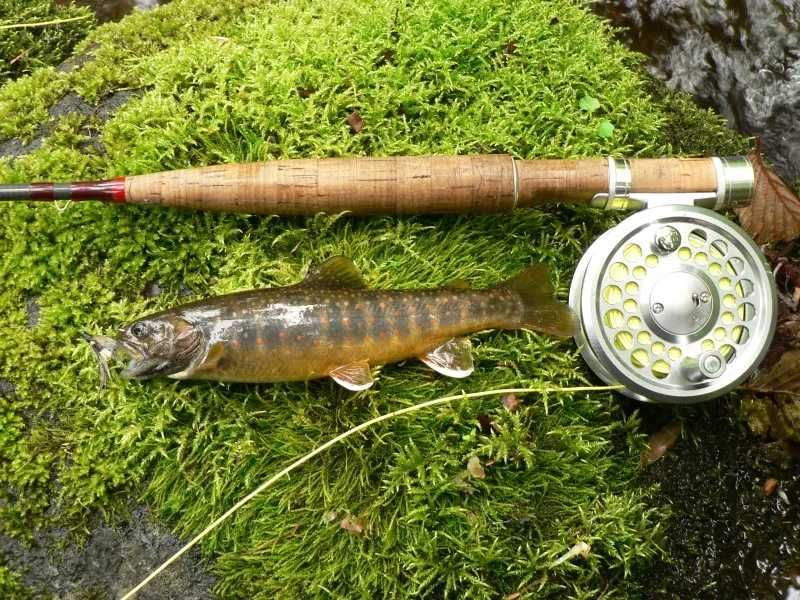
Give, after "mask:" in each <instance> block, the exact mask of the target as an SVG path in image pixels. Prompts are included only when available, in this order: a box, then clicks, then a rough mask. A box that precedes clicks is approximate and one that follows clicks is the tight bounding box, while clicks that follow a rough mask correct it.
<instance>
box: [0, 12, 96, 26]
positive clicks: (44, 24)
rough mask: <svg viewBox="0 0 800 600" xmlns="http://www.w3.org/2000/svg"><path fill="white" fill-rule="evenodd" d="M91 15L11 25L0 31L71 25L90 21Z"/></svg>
mask: <svg viewBox="0 0 800 600" xmlns="http://www.w3.org/2000/svg"><path fill="white" fill-rule="evenodd" d="M91 18H92V15H90V14H89V15H81V16H80V17H70V18H69V19H55V20H53V21H39V22H38V23H13V24H11V25H0V30H3V29H32V28H34V27H45V26H47V25H61V24H62V23H71V22H72V21H82V20H83V19H91Z"/></svg>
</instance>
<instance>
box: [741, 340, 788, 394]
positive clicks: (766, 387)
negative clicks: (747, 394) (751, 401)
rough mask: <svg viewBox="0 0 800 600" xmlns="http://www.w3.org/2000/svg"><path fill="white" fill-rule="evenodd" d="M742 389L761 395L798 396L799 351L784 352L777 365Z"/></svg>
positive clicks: (763, 372)
mask: <svg viewBox="0 0 800 600" xmlns="http://www.w3.org/2000/svg"><path fill="white" fill-rule="evenodd" d="M742 387H744V388H745V389H747V390H750V391H752V392H758V393H761V394H787V395H790V396H795V397H798V396H800V350H789V351H788V352H784V353H783V356H781V358H780V360H779V361H778V362H777V363H775V364H774V365H772V366H771V367H770V368H769V369H766V370H764V371H762V372H761V373H759V374H758V376H757V377H756V378H755V379H754V380H753V381H752V382H750V383H749V384H746V385H744V386H742Z"/></svg>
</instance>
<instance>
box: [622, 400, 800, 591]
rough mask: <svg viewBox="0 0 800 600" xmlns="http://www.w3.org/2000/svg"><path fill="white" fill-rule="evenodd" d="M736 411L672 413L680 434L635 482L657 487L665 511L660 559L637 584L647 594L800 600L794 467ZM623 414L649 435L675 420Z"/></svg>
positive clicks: (715, 406)
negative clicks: (649, 431)
mask: <svg viewBox="0 0 800 600" xmlns="http://www.w3.org/2000/svg"><path fill="white" fill-rule="evenodd" d="M626 402H627V401H626ZM736 406H737V404H736V402H735V401H732V400H728V401H715V402H711V403H709V404H708V405H706V406H698V407H691V408H687V409H685V410H681V411H680V416H681V417H682V418H683V419H684V420H683V425H684V431H685V434H684V437H682V438H680V439H679V440H678V443H677V444H676V446H675V447H674V448H673V449H672V450H670V451H669V452H668V453H667V454H666V455H665V456H664V457H663V458H661V459H660V460H658V461H657V462H655V463H654V464H652V465H650V466H649V467H647V469H646V470H645V472H644V475H643V480H644V481H643V483H645V484H646V485H651V484H657V485H658V486H659V492H658V495H657V497H656V498H657V500H658V502H659V503H663V504H664V505H667V506H670V507H671V511H672V517H671V519H670V520H669V521H667V523H666V529H665V539H664V548H665V550H666V560H665V561H663V562H656V563H654V564H653V566H652V568H651V569H650V570H649V571H648V572H647V574H645V576H644V578H643V579H644V581H643V583H644V586H645V590H646V592H645V597H646V598H651V599H654V600H655V599H657V600H667V599H672V598H696V599H705V598H708V599H709V600H711V599H716V598H737V599H739V598H742V599H744V598H753V599H761V598H792V599H797V598H800V578H799V577H798V576H799V575H800V502H799V501H798V499H800V464H798V463H794V464H792V463H788V462H784V460H783V458H782V453H781V452H780V450H779V449H778V448H776V447H773V445H770V444H765V443H764V441H763V440H761V439H759V438H756V437H754V436H753V435H751V434H750V433H748V432H747V430H746V428H745V426H744V424H743V423H742V422H741V421H740V419H739V418H738V417H737V414H736ZM630 409H631V410H634V409H638V410H639V411H640V412H641V414H642V417H643V422H644V425H645V428H646V429H652V430H653V431H657V430H658V429H659V428H660V427H661V426H662V425H663V424H664V422H667V421H669V420H670V419H672V418H674V415H675V413H674V412H673V411H668V410H666V409H665V408H664V407H663V406H655V405H653V406H642V405H638V406H636V405H634V404H633V403H632V402H631V403H630ZM770 479H774V480H775V481H776V483H775V484H774V489H769V488H770V486H768V485H766V484H767V481H768V480H770ZM765 488H766V489H767V491H765Z"/></svg>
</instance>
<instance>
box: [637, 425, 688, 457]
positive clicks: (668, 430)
mask: <svg viewBox="0 0 800 600" xmlns="http://www.w3.org/2000/svg"><path fill="white" fill-rule="evenodd" d="M682 429H683V423H681V422H680V421H672V422H671V423H670V424H668V425H666V426H665V427H662V428H661V429H659V430H658V431H656V432H655V433H654V434H652V435H651V436H650V437H649V438H648V440H647V449H646V450H645V451H644V452H642V460H641V463H642V466H644V467H646V466H647V465H651V464H653V463H654V462H656V461H657V460H658V459H659V458H661V457H662V456H664V455H665V454H666V453H667V451H668V450H669V449H670V448H672V447H673V446H674V445H675V443H676V442H677V441H678V436H679V435H680V434H681V430H682Z"/></svg>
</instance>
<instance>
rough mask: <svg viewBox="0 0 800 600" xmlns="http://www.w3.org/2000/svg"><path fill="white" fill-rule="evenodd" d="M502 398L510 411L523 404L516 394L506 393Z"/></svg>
mask: <svg viewBox="0 0 800 600" xmlns="http://www.w3.org/2000/svg"><path fill="white" fill-rule="evenodd" d="M500 400H501V401H502V402H503V406H505V408H506V410H507V411H508V412H515V411H516V410H517V409H518V408H519V405H520V404H521V403H520V401H519V398H517V395H516V394H505V395H504V396H503V397H502V398H500Z"/></svg>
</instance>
